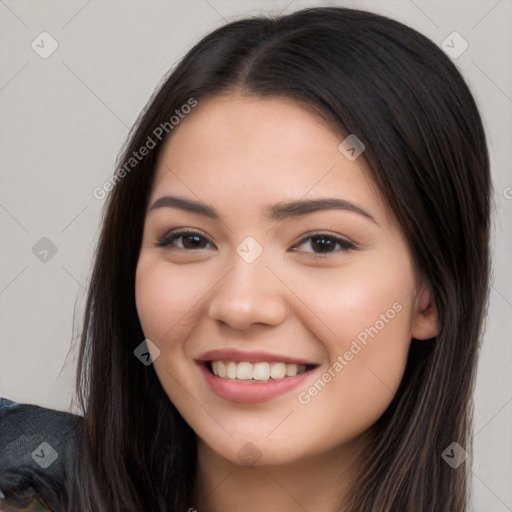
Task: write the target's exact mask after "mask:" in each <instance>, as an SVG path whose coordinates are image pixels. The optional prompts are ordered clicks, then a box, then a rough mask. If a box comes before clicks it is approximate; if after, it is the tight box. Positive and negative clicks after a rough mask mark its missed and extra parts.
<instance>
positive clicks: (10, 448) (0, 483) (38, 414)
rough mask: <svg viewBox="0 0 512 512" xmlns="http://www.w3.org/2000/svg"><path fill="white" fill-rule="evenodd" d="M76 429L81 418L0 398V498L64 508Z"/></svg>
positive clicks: (77, 446)
mask: <svg viewBox="0 0 512 512" xmlns="http://www.w3.org/2000/svg"><path fill="white" fill-rule="evenodd" d="M82 428H83V418H82V417H81V416H77V415H75V414H71V413H68V412H63V411H56V410H53V409H47V408H44V407H40V406H37V405H31V404H20V403H16V402H13V401H11V400H8V399H6V398H1V397H0V497H2V494H3V496H4V497H6V498H8V499H12V500H13V501H16V502H18V503H22V502H26V500H27V499H28V498H29V497H30V496H33V495H34V494H37V495H39V496H42V497H43V498H46V497H48V496H50V501H53V502H54V503H57V502H58V503H59V504H61V503H64V502H66V501H67V499H66V493H67V491H68V489H69V488H70V484H71V482H70V480H71V479H72V475H73V467H74V462H75V458H76V457H77V456H78V455H79V452H80V449H81V437H82ZM59 508H60V507H59Z"/></svg>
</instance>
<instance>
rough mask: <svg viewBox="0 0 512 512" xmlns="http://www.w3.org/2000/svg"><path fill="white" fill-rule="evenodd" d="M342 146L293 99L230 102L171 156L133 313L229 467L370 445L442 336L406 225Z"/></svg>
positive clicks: (195, 421) (199, 115)
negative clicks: (418, 341) (409, 367)
mask: <svg viewBox="0 0 512 512" xmlns="http://www.w3.org/2000/svg"><path fill="white" fill-rule="evenodd" d="M342 140H343V139H342V138H340V136H339V135H337V134H336V133H334V132H333V131H332V130H331V129H330V128H328V127H327V126H326V125H325V124H324V123H323V122H322V121H321V120H319V119H318V118H317V116H315V115H313V114H312V113H311V112H309V111H307V110H305V109H304V108H302V107H300V106H299V105H298V104H296V103H294V102H293V101H292V100H286V99H277V98H273V99H256V98H253V97H247V96H243V95H241V94H235V93H233V94H230V95H224V96H217V97H213V98H211V99H208V100H205V101H204V102H202V103H199V105H198V106H197V108H196V109H195V110H194V111H193V112H192V113H191V114H189V115H188V117H187V118H185V119H184V120H182V121H181V123H180V125H179V126H178V127H177V128H176V129H175V131H174V132H173V134H172V137H171V138H170V139H169V140H168V141H167V143H166V145H165V147H164V150H163V152H162V154H161V157H160V161H159V164H158V168H157V176H156V179H155V184H154V188H153V190H152V193H151V197H150V201H149V204H148V210H147V214H146V220H145V226H144V236H143V242H142V247H141V252H140V258H139V262H138V267H137V273H136V302H137V310H138V314H139V318H140V321H141V325H142V328H143V331H144V334H145V336H146V338H148V339H149V340H151V341H152V343H154V344H155V345H156V346H157V347H158V349H159V350H160V354H159V356H158V357H156V358H155V360H154V363H153V366H154V369H155V371H156V373H157V376H158V378H159V380H160V382H161V384H162V386H163V389H164V390H165V392H166V393H167V395H168V397H169V399H170V400H171V401H172V402H173V403H174V405H175V406H176V408H177V409H178V410H179V412H180V413H181V415H182V416H183V418H184V419H185V420H186V422H187V423H188V424H189V425H190V426H191V427H192V429H193V430H194V431H195V432H196V434H197V436H198V439H199V440H200V442H201V444H202V445H204V446H206V447H207V448H208V449H209V450H211V451H212V452H214V453H216V454H217V455H218V456H220V457H222V458H224V459H227V460H228V461H231V462H233V463H235V464H243V463H247V462H249V463H252V462H256V460H257V459H259V463H267V464H284V463H290V462H293V461H297V460H299V459H303V458H306V457H312V456H316V455H320V454H327V453H333V451H335V450H337V449H340V448H342V447H343V446H346V445H348V444H349V443H351V442H353V441H354V440H356V439H358V438H359V437H360V436H362V435H363V433H364V432H365V431H367V430H368V429H369V427H371V426H372V425H373V424H374V423H375V422H376V420H377V419H378V418H379V417H380V416H381V415H382V413H383V412H384V411H385V409H386V408H387V407H388V405H389V404H390V402H391V400H392V398H393V396H394V394H395V392H396V390H397V388H398V385H399V383H400V380H401V378H402V375H403V372H404V368H405V364H406V359H407V352H408V348H409V345H410V341H411V337H413V336H414V337H416V338H427V337H430V336H433V335H434V334H435V332H434V329H435V325H434V324H435V322H434V321H433V320H432V318H431V317H430V316H429V315H428V314H427V313H425V311H426V310H427V307H426V306H427V304H428V302H429V297H428V291H427V290H425V289H424V288H422V287H421V286H420V284H419V283H418V280H417V279H416V275H415V272H414V268H413V263H412V260H411V256H410V253H409V250H408V248H407V245H406V243H405V240H404V238H403V236H402V234H401V231H400V227H399V226H398V225H397V224H396V222H395V221H394V220H393V218H392V217H391V216H390V214H389V213H388V211H387V209H386V205H385V204H384V203H383V201H382V199H381V198H380V197H379V194H378V191H376V189H375V187H374V186H373V185H372V183H371V182H370V181H369V178H368V177H367V174H366V173H365V168H364V162H363V158H362V157H359V158H357V159H355V160H353V161H351V160H349V159H347V158H346V156H345V155H344V154H343V153H342V152H340V150H339V149H338V146H339V145H340V143H341V141H342ZM363 156H364V153H363ZM248 443H252V444H248Z"/></svg>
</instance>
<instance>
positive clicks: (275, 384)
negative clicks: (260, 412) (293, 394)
mask: <svg viewBox="0 0 512 512" xmlns="http://www.w3.org/2000/svg"><path fill="white" fill-rule="evenodd" d="M200 367H201V371H202V372H203V375H204V377H205V379H206V383H207V384H208V387H209V388H210V389H211V390H212V391H213V392H214V393H216V394H217V395H219V396H220V397H222V398H225V399H226V400H229V401H231V402H238V403H246V404H257V403H261V402H266V401H267V400H270V399H272V398H274V397H276V396H279V395H282V394H283V393H286V392H287V391H290V390H291V389H293V388H295V387H297V386H299V385H300V384H302V383H303V382H304V380H305V379H307V378H308V377H309V375H310V373H311V370H309V371H306V372H304V373H300V374H299V375H296V376H295V377H285V378H283V379H278V380H272V379H270V380H268V381H265V382H241V381H239V380H229V379H223V378H221V377H217V375H214V374H213V373H212V372H211V371H210V370H209V369H208V368H207V367H206V365H205V364H200Z"/></svg>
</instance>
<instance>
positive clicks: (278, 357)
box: [197, 348, 316, 366]
mask: <svg viewBox="0 0 512 512" xmlns="http://www.w3.org/2000/svg"><path fill="white" fill-rule="evenodd" d="M197 361H200V362H208V361H236V362H241V361H247V362H248V363H257V362H260V361H266V362H269V363H270V362H273V361H276V362H281V363H289V364H303V365H313V366H316V364H315V363H312V362H311V361H308V360H306V359H300V358H296V357H290V356H286V355H283V354H271V353H269V352H263V351H251V352H246V351H243V350H237V349H232V348H221V349H216V350H209V351H208V352H205V353H204V354H202V355H201V356H199V357H198V358H197Z"/></svg>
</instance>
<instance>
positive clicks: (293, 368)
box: [286, 364, 297, 377]
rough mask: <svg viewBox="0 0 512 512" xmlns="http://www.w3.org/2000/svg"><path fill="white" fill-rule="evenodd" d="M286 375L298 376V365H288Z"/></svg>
mask: <svg viewBox="0 0 512 512" xmlns="http://www.w3.org/2000/svg"><path fill="white" fill-rule="evenodd" d="M286 375H288V377H294V376H295V375H297V365H296V364H287V365H286Z"/></svg>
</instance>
